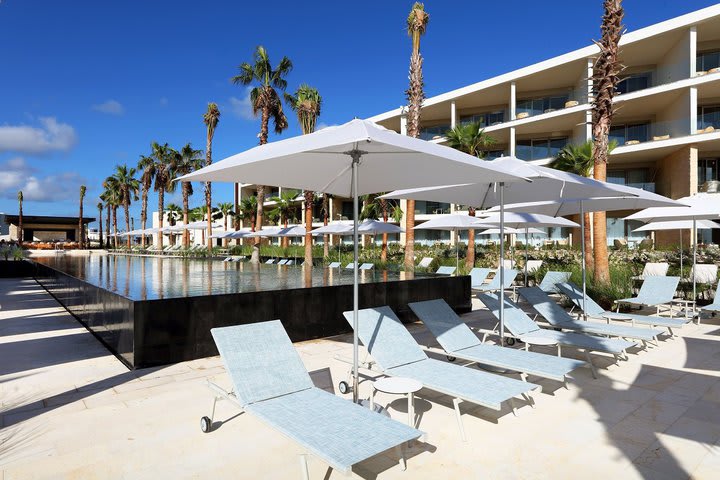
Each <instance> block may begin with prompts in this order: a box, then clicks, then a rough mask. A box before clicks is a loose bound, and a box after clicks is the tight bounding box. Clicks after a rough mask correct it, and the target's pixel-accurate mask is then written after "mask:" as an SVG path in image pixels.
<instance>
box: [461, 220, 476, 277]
mask: <svg viewBox="0 0 720 480" xmlns="http://www.w3.org/2000/svg"><path fill="white" fill-rule="evenodd" d="M468 215H470V216H471V217H474V216H475V209H474V208H468ZM456 235H459V233H458V232H456ZM474 266H475V230H473V229H472V228H471V229H469V230H468V247H467V255H466V256H465V267H467V268H469V269H470V268H473V267H474Z"/></svg>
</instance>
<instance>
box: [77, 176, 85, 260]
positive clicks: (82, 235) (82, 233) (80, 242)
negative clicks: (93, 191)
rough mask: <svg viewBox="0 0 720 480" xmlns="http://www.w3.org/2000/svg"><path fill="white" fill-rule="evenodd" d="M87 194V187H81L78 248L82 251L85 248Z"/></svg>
mask: <svg viewBox="0 0 720 480" xmlns="http://www.w3.org/2000/svg"><path fill="white" fill-rule="evenodd" d="M85 192H87V187H85V185H80V216H79V217H78V233H79V235H80V238H79V239H78V246H79V247H80V248H81V249H82V248H83V247H84V246H85V228H84V226H83V201H84V200H85Z"/></svg>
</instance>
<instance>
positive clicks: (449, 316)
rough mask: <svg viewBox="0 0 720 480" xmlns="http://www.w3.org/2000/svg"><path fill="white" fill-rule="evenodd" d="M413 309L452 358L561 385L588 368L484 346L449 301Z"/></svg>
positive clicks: (413, 305)
mask: <svg viewBox="0 0 720 480" xmlns="http://www.w3.org/2000/svg"><path fill="white" fill-rule="evenodd" d="M409 306H410V309H411V310H412V311H413V312H415V315H417V316H418V318H420V320H422V322H423V323H424V324H425V326H426V327H427V328H428V330H430V332H431V333H432V334H433V335H434V336H435V338H437V339H438V343H440V345H441V346H442V347H443V349H444V350H445V351H446V352H447V353H448V354H450V355H453V356H457V357H459V358H463V359H466V360H471V361H474V362H478V363H480V364H482V365H489V366H492V367H498V368H507V369H510V370H514V371H516V372H523V373H527V374H529V375H537V376H540V377H543V378H550V379H553V380H558V381H562V380H564V379H565V375H567V374H568V373H570V372H571V371H573V370H575V369H576V368H579V367H582V366H585V365H586V364H585V362H583V361H580V360H573V359H570V358H562V357H554V356H552V355H545V354H542V353H536V352H526V351H524V350H516V349H514V348H503V347H500V346H498V345H491V344H487V345H486V344H482V343H480V340H479V339H478V338H477V336H476V335H475V334H474V333H473V332H472V330H470V327H468V326H467V325H465V323H464V322H463V321H462V319H461V318H460V317H458V316H457V314H456V313H455V312H454V311H453V309H452V308H450V305H448V304H447V303H446V302H445V300H442V299H439V300H428V301H425V302H415V303H410V304H409Z"/></svg>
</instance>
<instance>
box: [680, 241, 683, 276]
mask: <svg viewBox="0 0 720 480" xmlns="http://www.w3.org/2000/svg"><path fill="white" fill-rule="evenodd" d="M682 234H683V232H682V230H680V278H682V276H683V258H682V257H683V249H682Z"/></svg>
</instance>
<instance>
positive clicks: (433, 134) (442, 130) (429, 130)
mask: <svg viewBox="0 0 720 480" xmlns="http://www.w3.org/2000/svg"><path fill="white" fill-rule="evenodd" d="M448 130H450V125H435V126H433V127H424V128H421V129H420V138H422V139H423V140H434V139H436V138H442V137H444V136H445V134H446V133H447V131H448Z"/></svg>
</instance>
